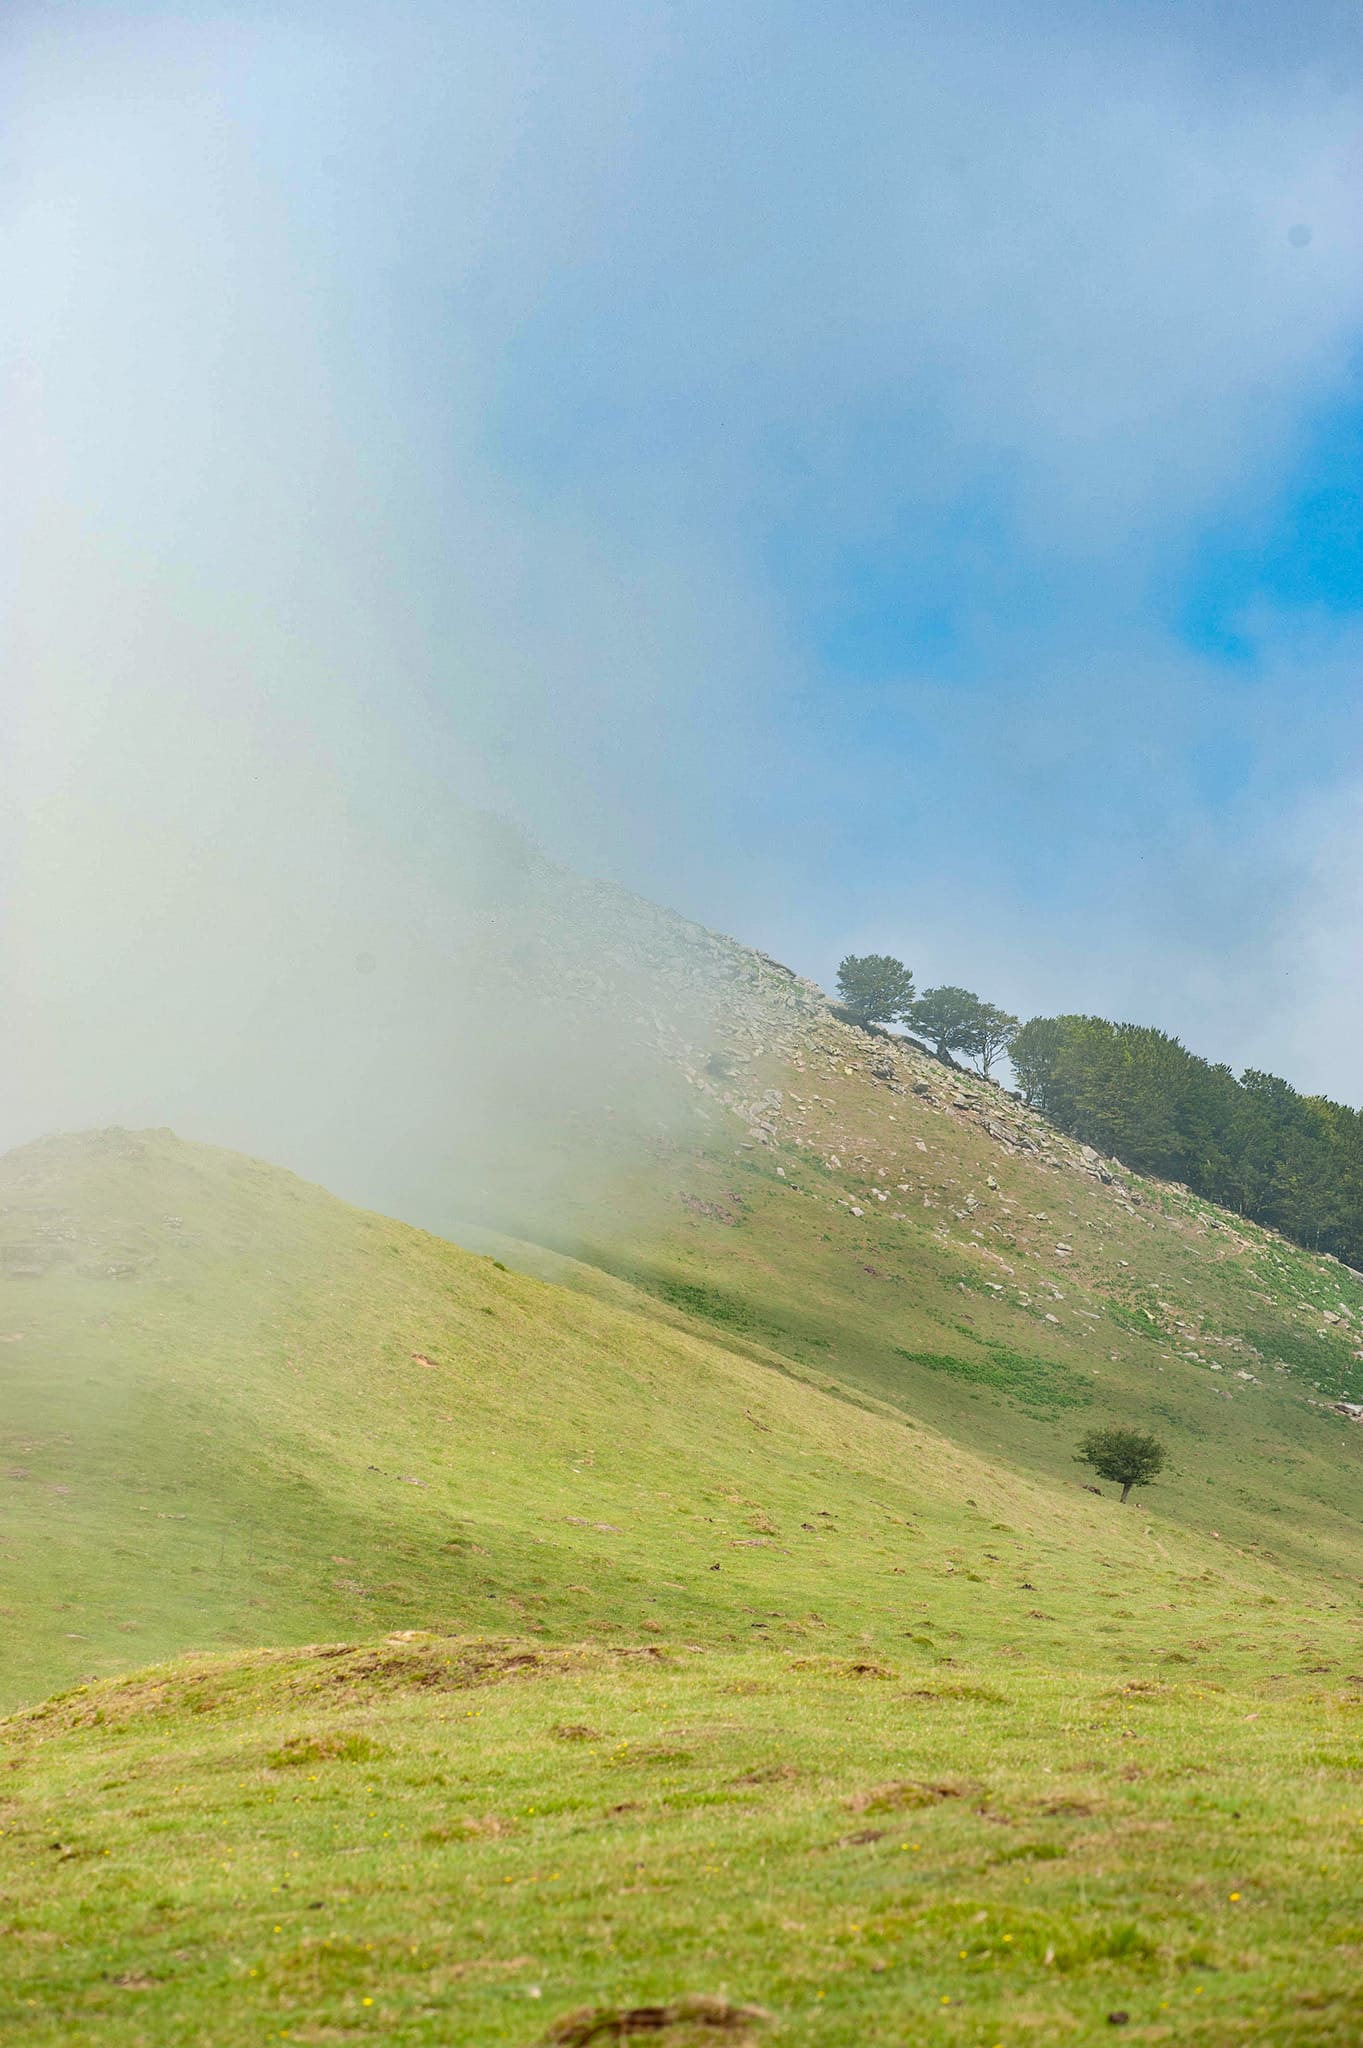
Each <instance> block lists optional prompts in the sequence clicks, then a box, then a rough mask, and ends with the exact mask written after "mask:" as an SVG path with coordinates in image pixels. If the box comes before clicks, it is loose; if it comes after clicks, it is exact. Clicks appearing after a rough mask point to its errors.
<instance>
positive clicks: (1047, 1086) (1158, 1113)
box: [1009, 1017, 1363, 1266]
mask: <svg viewBox="0 0 1363 2048" xmlns="http://www.w3.org/2000/svg"><path fill="white" fill-rule="evenodd" d="M1009 1056H1010V1058H1011V1060H1012V1064H1013V1071H1014V1073H1015V1074H1016V1075H1017V1078H1018V1083H1019V1086H1020V1087H1021V1089H1022V1092H1023V1095H1024V1097H1025V1098H1026V1100H1027V1101H1028V1102H1031V1103H1034V1104H1035V1105H1036V1107H1037V1108H1038V1109H1040V1110H1041V1111H1042V1112H1043V1113H1044V1114H1045V1115H1046V1116H1048V1117H1049V1118H1050V1120H1051V1122H1052V1123H1054V1124H1058V1125H1059V1127H1060V1129H1061V1130H1063V1131H1067V1132H1068V1133H1069V1134H1070V1136H1071V1137H1075V1138H1078V1139H1079V1140H1080V1141H1081V1142H1082V1143H1084V1144H1088V1145H1093V1146H1095V1147H1096V1148H1097V1149H1098V1150H1099V1151H1100V1152H1106V1153H1109V1154H1111V1155H1113V1156H1115V1157H1117V1158H1119V1159H1122V1160H1125V1162H1126V1163H1127V1165H1129V1166H1134V1167H1136V1168H1138V1169H1139V1170H1140V1171H1142V1172H1145V1173H1153V1174H1158V1175H1160V1176H1161V1177H1162V1178H1164V1179H1167V1180H1180V1181H1183V1182H1185V1183H1186V1185H1187V1186H1189V1187H1190V1188H1192V1189H1193V1190H1194V1191H1195V1192H1196V1193H1197V1194H1199V1195H1205V1196H1206V1197H1207V1199H1208V1200H1209V1201H1213V1202H1218V1203H1220V1204H1221V1205H1222V1206H1223V1207H1224V1208H1228V1209H1235V1210H1237V1211H1238V1212H1239V1213H1240V1214H1241V1215H1242V1216H1251V1217H1253V1218H1254V1220H1255V1221H1256V1222H1258V1223H1266V1224H1269V1225H1271V1226H1272V1227H1273V1228H1274V1229H1275V1230H1280V1231H1282V1233H1283V1235H1284V1236H1285V1237H1291V1238H1294V1239H1296V1241H1297V1242H1298V1243H1299V1244H1305V1245H1309V1246H1310V1247H1311V1248H1312V1249H1313V1250H1317V1251H1328V1252H1333V1253H1334V1255H1335V1257H1336V1258H1339V1259H1343V1260H1344V1261H1345V1263H1346V1264H1348V1265H1351V1266H1363V1115H1361V1114H1360V1113H1359V1111H1357V1110H1355V1109H1349V1108H1348V1107H1346V1106H1345V1105H1344V1104H1343V1103H1339V1102H1331V1101H1330V1100H1329V1099H1328V1097H1326V1096H1323V1095H1299V1094H1298V1093H1297V1091H1296V1089H1295V1088H1293V1087H1291V1086H1290V1085H1289V1084H1288V1083H1287V1082H1286V1081H1282V1080H1280V1079H1279V1078H1278V1076H1277V1075H1276V1074H1264V1073H1259V1072H1257V1071H1256V1070H1255V1069H1253V1068H1250V1069H1247V1070H1246V1072H1245V1073H1243V1074H1242V1075H1241V1076H1240V1078H1239V1079H1238V1080H1237V1079H1236V1077H1235V1075H1234V1074H1233V1073H1232V1071H1231V1069H1230V1068H1229V1067H1227V1066H1214V1065H1212V1064H1211V1062H1210V1061H1208V1060H1203V1059H1199V1058H1198V1057H1197V1055H1196V1053H1191V1052H1189V1051H1188V1050H1187V1048H1186V1047H1185V1046H1183V1045H1181V1044H1180V1043H1179V1041H1178V1039H1176V1038H1170V1037H1169V1036H1168V1035H1167V1034H1166V1033H1165V1032H1163V1031H1156V1030H1153V1029H1152V1028H1151V1027H1149V1026H1146V1025H1137V1024H1110V1023H1108V1022H1107V1020H1106V1019H1105V1018H1103V1017H1034V1018H1033V1019H1032V1021H1031V1022H1030V1023H1029V1024H1025V1025H1023V1026H1022V1028H1021V1029H1020V1030H1019V1031H1018V1032H1017V1033H1016V1034H1015V1035H1014V1038H1013V1042H1012V1045H1011V1047H1010V1053H1009Z"/></svg>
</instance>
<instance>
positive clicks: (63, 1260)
mask: <svg viewBox="0 0 1363 2048" xmlns="http://www.w3.org/2000/svg"><path fill="white" fill-rule="evenodd" d="M0 1202H2V1203H3V1215H2V1216H0V1258H3V1262H4V1267H5V1273H4V1278H3V1280H0V1305H2V1308H0V1335H2V1336H3V1337H4V1339H5V1344H4V1349H3V1352H0V1357H2V1358H3V1362H4V1372H5V1402H4V1442H3V1448H2V1449H0V1470H3V1472H4V1474H5V1477H4V1482H3V1483H4V1489H5V1500H6V1519H5V1542H4V1549H3V1556H2V1557H0V1567H2V1569H3V1579H2V1580H0V1585H2V1586H3V1591H2V1592H0V1604H3V1605H4V1607H5V1609H6V1623H7V1626H6V1645H5V1660H4V1661H5V1680H4V1683H5V1690H6V1693H7V1696H8V1699H9V1700H10V1701H11V1702H13V1701H16V1700H19V1699H23V1698H33V1697H34V1696H35V1695H36V1694H37V1693H39V1692H41V1691H44V1690H47V1689H49V1688H51V1687H53V1686H56V1685H61V1684H68V1683H70V1682H72V1681H73V1680H75V1679H76V1678H80V1677H85V1676H87V1675H89V1674H91V1673H102V1672H110V1671H115V1670H117V1669H120V1668H123V1667H126V1666H127V1665H128V1664H130V1663H135V1662H144V1661H146V1660H147V1659H148V1658H149V1657H157V1656H162V1655H165V1654H169V1653H171V1652H174V1651H177V1650H180V1649H184V1648H188V1647H196V1648H199V1647H211V1646H230V1645H233V1644H240V1645H243V1646H245V1645H252V1644H255V1643H259V1642H288V1641H301V1640H307V1639H309V1638H311V1637H314V1636H316V1635H318V1634H322V1633H328V1632H331V1633H338V1632H339V1633H354V1632H356V1631H360V1632H364V1633H368V1632H372V1631H373V1630H374V1629H375V1628H396V1627H431V1626H439V1627H442V1628H445V1629H451V1628H452V1629H455V1630H462V1629H468V1628H477V1627H481V1626H487V1625H489V1624H491V1625H493V1626H495V1627H498V1628H506V1627H508V1626H514V1627H516V1628H526V1629H529V1630H532V1631H534V1632H537V1633H542V1634H543V1635H545V1636H546V1637H548V1638H554V1639H559V1640H562V1639H567V1638H572V1637H576V1636H580V1635H582V1634H584V1633H586V1634H591V1633H598V1634H601V1635H603V1636H609V1635H612V1634H614V1633H616V1632H619V1631H625V1632H630V1633H635V1632H638V1631H640V1630H643V1631H646V1632H653V1633H657V1632H666V1633H669V1634H681V1635H683V1636H686V1637H688V1638H692V1637H703V1638H705V1639H707V1640H710V1641H724V1642H734V1641H738V1640H747V1639H748V1638H749V1637H751V1636H753V1635H758V1634H760V1635H763V1636H764V1637H766V1636H769V1637H771V1638H772V1639H773V1640H775V1641H779V1642H782V1643H790V1642H811V1643H815V1644H818V1645H820V1646H823V1647H828V1646H830V1645H837V1646H840V1647H843V1648H846V1647H849V1646H852V1647H858V1648H862V1649H865V1648H868V1647H874V1646H875V1645H876V1644H877V1643H883V1642H885V1641H888V1640H891V1639H898V1640H900V1641H903V1640H905V1639H906V1638H907V1637H908V1636H910V1635H912V1636H914V1637H916V1638H921V1639H922V1640H921V1644H920V1647H921V1648H922V1650H923V1653H924V1654H925V1655H930V1654H932V1639H933V1637H934V1635H935V1632H936V1631H939V1630H944V1631H946V1632H947V1633H948V1636H949V1638H950V1639H951V1640H952V1641H967V1640H969V1639H970V1637H972V1636H973V1635H974V1634H975V1633H977V1632H978V1631H980V1630H985V1631H986V1632H988V1631H996V1630H1004V1631H1005V1632H1008V1631H1014V1630H1016V1631H1017V1632H1019V1633H1020V1634H1021V1635H1023V1636H1024V1637H1029V1638H1033V1639H1035V1640H1034V1645H1033V1646H1034V1648H1035V1649H1036V1650H1037V1651H1043V1650H1044V1646H1045V1645H1046V1644H1047V1643H1048V1642H1051V1641H1054V1640H1057V1639H1058V1638H1056V1637H1055V1636H1054V1634H1053V1630H1052V1628H1051V1627H1050V1626H1048V1624H1046V1623H1045V1622H1039V1621H1038V1620H1036V1619H1034V1618H1029V1610H1030V1609H1031V1608H1033V1607H1037V1606H1038V1605H1039V1604H1041V1603H1040V1602H1039V1599H1038V1597H1037V1596H1035V1595H1034V1593H1033V1592H1031V1591H1029V1590H1026V1589H1022V1590H1019V1586H1018V1584H1017V1583H1016V1581H1020V1580H1024V1579H1028V1578H1029V1577H1030V1578H1036V1579H1039V1582H1040V1583H1042V1584H1044V1586H1045V1589H1046V1599H1047V1600H1048V1601H1054V1600H1055V1599H1057V1598H1059V1597H1060V1596H1061V1593H1062V1590H1063V1592H1064V1597H1065V1598H1066V1599H1068V1598H1072V1597H1083V1596H1084V1589H1088V1590H1089V1591H1092V1590H1094V1589H1098V1588H1101V1589H1102V1590H1103V1591H1107V1590H1108V1579H1109V1576H1110V1575H1111V1574H1113V1573H1115V1574H1116V1575H1117V1577H1118V1579H1121V1578H1122V1577H1124V1576H1125V1575H1127V1574H1130V1573H1132V1572H1135V1571H1137V1570H1139V1571H1140V1572H1141V1573H1142V1574H1144V1573H1147V1572H1154V1573H1155V1574H1156V1576H1157V1577H1159V1576H1162V1575H1165V1574H1166V1573H1167V1574H1168V1578H1169V1583H1168V1588H1167V1591H1168V1592H1169V1594H1170V1596H1171V1598H1172V1599H1173V1600H1174V1602H1175V1605H1174V1606H1173V1607H1171V1608H1168V1609H1165V1610H1162V1611H1161V1614H1160V1616H1159V1617H1158V1618H1154V1617H1149V1616H1146V1617H1143V1618H1141V1619H1140V1620H1139V1621H1138V1622H1137V1623H1136V1624H1135V1625H1134V1626H1132V1627H1131V1629H1130V1631H1129V1639H1127V1640H1118V1639H1117V1638H1118V1637H1119V1636H1124V1635H1125V1632H1126V1626H1127V1625H1126V1624H1125V1623H1123V1624H1120V1625H1119V1624H1118V1623H1116V1622H1115V1621H1114V1622H1113V1623H1112V1624H1111V1627H1112V1630H1113V1634H1114V1640H1113V1642H1112V1643H1111V1644H1110V1645H1109V1646H1108V1648H1109V1650H1110V1651H1111V1653H1112V1654H1114V1655H1118V1653H1120V1654H1119V1655H1118V1661H1121V1658H1124V1657H1132V1658H1142V1659H1143V1658H1147V1657H1149V1656H1152V1655H1157V1654H1158V1655H1172V1654H1179V1655H1183V1654H1185V1652H1184V1650H1183V1647H1182V1646H1183V1643H1184V1638H1185V1636H1194V1637H1198V1638H1201V1637H1203V1636H1206V1637H1207V1641H1208V1643H1209V1644H1210V1643H1212V1642H1213V1641H1214V1642H1215V1644H1216V1652H1215V1654H1216V1656H1217V1658H1218V1659H1224V1660H1228V1662H1229V1664H1231V1665H1233V1664H1234V1663H1235V1662H1236V1659H1237V1657H1238V1654H1239V1653H1238V1652H1237V1651H1236V1650H1235V1648H1234V1646H1233V1644H1232V1643H1231V1642H1230V1640H1229V1638H1227V1637H1226V1636H1225V1632H1224V1630H1223V1629H1222V1627H1221V1625H1220V1620H1219V1613H1218V1610H1219V1607H1220V1604H1221V1600H1222V1592H1221V1590H1220V1589H1221V1586H1222V1580H1223V1577H1224V1575H1225V1573H1227V1572H1229V1573H1230V1575H1231V1576H1232V1577H1233V1578H1235V1579H1236V1580H1237V1582H1238V1581H1239V1580H1240V1579H1242V1578H1243V1577H1244V1576H1245V1574H1246V1573H1249V1574H1250V1575H1251V1577H1252V1578H1253V1579H1254V1582H1255V1583H1256V1584H1258V1583H1259V1582H1260V1580H1261V1578H1262V1573H1261V1570H1260V1568H1259V1567H1258V1566H1256V1565H1252V1564H1251V1562H1250V1561H1249V1560H1248V1559H1243V1560H1242V1559H1239V1558H1236V1559H1233V1560H1225V1561H1224V1564H1223V1561H1222V1559H1221V1558H1220V1557H1219V1555H1218V1553H1217V1551H1216V1546H1215V1545H1214V1544H1212V1543H1210V1542H1201V1541H1198V1542H1196V1543H1192V1544H1191V1545H1190V1547H1189V1548H1188V1549H1187V1550H1186V1553H1184V1554H1183V1555H1182V1556H1181V1557H1179V1558H1178V1559H1175V1558H1174V1557H1172V1556H1170V1557H1169V1558H1168V1560H1167V1562H1166V1559H1165V1554H1164V1552H1163V1551H1161V1549H1160V1547H1159V1544H1158V1543H1156V1542H1154V1541H1153V1539H1151V1538H1150V1537H1148V1536H1147V1535H1146V1533H1145V1528H1146V1523H1145V1521H1144V1520H1139V1519H1138V1518H1136V1517H1134V1516H1130V1515H1126V1516H1120V1517H1119V1516H1116V1515H1115V1514H1114V1512H1113V1510H1112V1507H1111V1504H1110V1503H1106V1502H1099V1501H1097V1500H1094V1499H1092V1497H1091V1496H1088V1495H1086V1494H1084V1493H1083V1492H1082V1491H1081V1490H1080V1489H1078V1488H1077V1487H1074V1486H1073V1485H1071V1486H1070V1487H1069V1488H1068V1489H1067V1490H1066V1493H1065V1496H1064V1498H1063V1499H1058V1498H1057V1497H1055V1496H1054V1495H1053V1494H1052V1493H1051V1492H1050V1491H1049V1490H1042V1489H1038V1488H1036V1487H1034V1486H1032V1485H1030V1484H1029V1483H1028V1482H1026V1481H1025V1480H1024V1479H1023V1478H1022V1477H1020V1476H1019V1475H1018V1474H1017V1473H1016V1472H1014V1471H1013V1470H1011V1469H1009V1468H1007V1467H1002V1468H1001V1467H999V1466H997V1465H996V1464H994V1463H993V1462H990V1463H986V1462H985V1461H984V1460H983V1459H982V1458H981V1457H979V1456H978V1455H975V1454H972V1453H971V1452H969V1451H967V1450H963V1449H961V1448H960V1447H959V1446H957V1445H954V1444H952V1443H951V1442H949V1441H948V1440H947V1439H945V1438H944V1437H943V1436H941V1435H940V1434H938V1433H937V1432H936V1431H935V1430H933V1429H931V1428H929V1427H923V1426H914V1425H912V1424H911V1423H910V1422H909V1421H908V1419H907V1418H905V1417H904V1416H903V1415H902V1414H901V1413H899V1412H898V1411H897V1410H896V1409H895V1408H893V1407H890V1406H887V1405H886V1404H884V1403H881V1402H878V1401H873V1400H869V1399H857V1400H852V1399H849V1398H847V1397H846V1396H844V1395H843V1394H842V1393H841V1392H840V1391H838V1390H837V1389H836V1388H834V1387H832V1386H831V1385H830V1383H829V1382H828V1380H827V1375H826V1373H824V1372H823V1371H822V1370H821V1371H820V1373H819V1375H818V1382H817V1383H816V1381H815V1380H814V1379H813V1378H812V1377H810V1376H805V1375H803V1374H802V1372H801V1369H800V1368H799V1367H798V1365H796V1364H793V1363H785V1365H784V1369H773V1363H772V1362H768V1359H767V1358H766V1357H765V1356H764V1354H763V1352H762V1350H761V1347H760V1346H758V1345H755V1344H754V1343H752V1341H751V1340H750V1339H747V1338H745V1339H744V1340H743V1341H742V1342H741V1343H740V1344H739V1345H738V1346H737V1347H735V1346H734V1345H732V1344H725V1343H724V1342H722V1341H718V1340H717V1338H715V1337H712V1336H711V1335H709V1334H708V1332H709V1331H710V1329H711V1328H712V1325H709V1324H707V1323H704V1322H702V1323H701V1324H700V1333H699V1334H697V1332H696V1331H695V1330H694V1329H692V1328H685V1327H680V1326H678V1327H673V1326H670V1325H669V1324H667V1323H665V1322H663V1321H661V1320H660V1319H659V1318H658V1317H657V1316H656V1315H655V1314H653V1313H652V1309H653V1303H652V1302H651V1301H650V1300H648V1298H647V1297H644V1296H640V1295H637V1294H631V1293H630V1292H629V1291H628V1290H626V1289H624V1288H621V1287H619V1286H618V1285H617V1286H615V1287H614V1288H613V1292H614V1293H615V1296H616V1298H615V1299H614V1300H610V1301H606V1300H593V1299H590V1298H588V1297H586V1296H585V1295H584V1294H583V1293H581V1292H575V1291H570V1290H567V1289H564V1288H562V1287H556V1286H552V1285H548V1284H545V1283H544V1282H541V1281H539V1280H536V1279H534V1278H530V1277H526V1276H524V1275H521V1274H517V1273H514V1272H510V1271H506V1270H503V1269H501V1268H499V1266H498V1265H497V1264H496V1263H494V1262H493V1261H492V1260H490V1259H488V1258H486V1257H478V1256H475V1255H473V1254H471V1253H468V1252H464V1251H461V1250H459V1249H458V1248H457V1247H454V1246H452V1245H449V1244H445V1243H442V1242H441V1241H439V1240H437V1239H434V1238H431V1237H428V1236H425V1235H424V1234H422V1233H420V1232H418V1231H414V1230H411V1229H409V1228H407V1227H405V1226H403V1225H400V1224H394V1223H391V1222H388V1221H386V1220H384V1219H382V1218H378V1217H373V1216H368V1215H365V1214H363V1213H361V1212H358V1211H354V1210H351V1209H348V1208H346V1207H345V1206H344V1205H343V1204H341V1203H338V1202H336V1201H334V1200H333V1199H332V1198H330V1197H329V1196H327V1195H325V1194H323V1193H322V1192H321V1191H320V1190H317V1189H315V1188H311V1187H308V1186H307V1185H306V1184H304V1183H302V1182H300V1181H298V1180H296V1179H295V1178H294V1177H293V1176H291V1175H289V1174H286V1173H283V1172H280V1171H278V1170H276V1169H274V1168H270V1167H266V1166H262V1165H260V1164H258V1163H257V1162H254V1161H250V1160H245V1159H241V1158H238V1157H236V1156H234V1155H232V1154H226V1153H221V1152H214V1151H212V1150H210V1149H208V1148H205V1147H199V1146H191V1145H186V1144H183V1143H181V1142H180V1141H179V1140H177V1139H175V1138H173V1137H172V1136H170V1135H169V1134H168V1133H163V1132H151V1133H140V1134H129V1133H122V1132H105V1133H99V1134H95V1135H92V1136H90V1137H87V1138H77V1139H60V1140H54V1141H50V1142H47V1143H43V1144H39V1145H36V1146H30V1147H26V1148H24V1149H23V1150H21V1151H19V1152H17V1153H13V1154H11V1155H10V1156H9V1157H8V1158H7V1159H6V1160H5V1161H4V1162H3V1165H0ZM1100 1531H1101V1536H1099V1535H1098V1532H1100ZM1095 1543H1096V1544H1097V1550H1095ZM991 1550H992V1551H995V1552H997V1553H998V1556H997V1557H995V1558H994V1559H992V1560H991V1559H990V1558H988V1557H987V1556H986V1555H985V1553H986V1552H989V1551H991ZM1098 1551H1100V1552H1101V1555H1099V1554H1098ZM1014 1567H1016V1569H1015V1568H1014ZM1207 1573H1210V1574H1211V1576H1210V1577H1205V1578H1204V1576H1203V1575H1204V1574H1207ZM1263 1584H1264V1585H1265V1586H1266V1587H1270V1588H1271V1587H1276V1585H1277V1577H1276V1576H1275V1575H1272V1574H1270V1575H1269V1577H1268V1578H1264V1579H1263ZM911 1589H912V1603H911V1604H912V1608H913V1612H912V1613H911V1614H906V1612H905V1603H906V1596H908V1595H909V1593H910V1590H911ZM1303 1597H1305V1596H1303ZM1174 1612H1176V1613H1177V1616H1178V1619H1177V1620H1176V1621H1171V1620H1169V1619H1168V1616H1169V1614H1171V1613H1174ZM1057 1625H1058V1624H1057ZM1208 1631H1210V1634H1208ZM953 1654H954V1653H953ZM1019 1654H1020V1655H1025V1654H1027V1650H1026V1647H1025V1646H1024V1645H1019ZM1199 1654H1201V1653H1199Z"/></svg>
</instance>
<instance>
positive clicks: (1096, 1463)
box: [1079, 1428, 1165, 1500]
mask: <svg viewBox="0 0 1363 2048" xmlns="http://www.w3.org/2000/svg"><path fill="white" fill-rule="evenodd" d="M1079 1455H1080V1457H1081V1458H1082V1459H1083V1460H1084V1463H1085V1464H1086V1465H1092V1467H1093V1469H1094V1471H1095V1472H1096V1473H1097V1474H1098V1477H1099V1478H1100V1479H1110V1480H1111V1481H1112V1483H1113V1485H1114V1486H1120V1487H1121V1489H1122V1499H1123V1500H1125V1499H1126V1497H1127V1495H1128V1494H1129V1493H1130V1491H1131V1489H1132V1487H1133V1486H1147V1485H1149V1483H1150V1481H1151V1480H1152V1479H1153V1478H1154V1476H1155V1474H1156V1473H1157V1472H1160V1471H1162V1470H1163V1468H1164V1459H1165V1450H1164V1445H1163V1444H1162V1443H1161V1442H1160V1440H1159V1438H1158V1437H1157V1436H1146V1435H1145V1434H1144V1433H1143V1432H1142V1431H1141V1430H1139V1429H1120V1428H1115V1429H1091V1430H1090V1431H1089V1433H1088V1435H1087V1436H1086V1437H1084V1438H1083V1439H1082V1440H1081V1442H1080V1445H1079Z"/></svg>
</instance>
